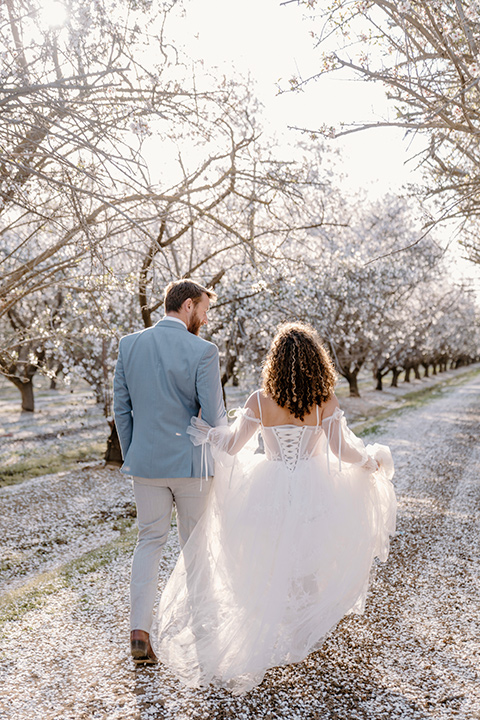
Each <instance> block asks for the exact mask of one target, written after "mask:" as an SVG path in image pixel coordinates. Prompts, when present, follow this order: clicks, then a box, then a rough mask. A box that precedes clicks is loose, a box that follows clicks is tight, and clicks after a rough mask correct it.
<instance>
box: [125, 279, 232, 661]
mask: <svg viewBox="0 0 480 720" xmlns="http://www.w3.org/2000/svg"><path fill="white" fill-rule="evenodd" d="M210 300H216V295H215V293H214V292H212V291H211V290H207V288H204V287H202V286H201V285H198V284H197V283H195V282H192V281H191V280H177V281H175V282H172V283H170V285H168V287H167V289H166V291H165V317H164V318H163V319H162V320H160V321H159V322H158V323H157V324H156V325H154V326H153V327H151V328H147V329H146V330H142V331H140V332H136V333H133V334H132V335H127V336H126V337H123V338H122V339H121V340H120V346H119V351H118V361H117V365H116V368H115V378H114V413H115V423H116V426H117V430H118V435H119V438H120V444H121V446H122V453H123V458H124V464H123V467H122V471H123V472H125V473H128V474H129V475H133V489H134V494H135V502H136V505H137V522H138V541H137V546H136V548H135V553H134V556H133V563H132V576H131V583H130V601H131V612H130V628H131V635H130V645H131V652H132V657H133V660H134V662H135V663H137V664H145V663H155V662H157V658H156V657H155V654H154V652H153V650H152V647H151V645H150V636H149V634H150V626H151V624H152V613H153V606H154V602H155V596H156V591H157V584H158V568H159V563H160V560H161V557H162V552H163V546H164V545H165V542H166V540H167V536H168V531H169V529H170V523H171V515H172V509H173V505H174V504H175V507H176V513H177V525H178V535H179V539H180V545H181V547H183V546H184V544H185V543H186V541H187V539H188V537H189V535H190V533H191V532H192V530H193V528H194V527H195V524H196V523H197V521H198V520H199V518H200V516H201V515H202V513H203V511H204V509H205V507H206V501H207V496H208V492H209V489H210V483H205V482H203V483H202V482H201V481H200V477H201V473H202V470H203V471H204V472H205V470H207V472H209V473H210V474H211V473H212V472H213V462H212V460H211V457H210V458H209V459H208V468H207V469H205V468H202V467H201V448H200V447H194V445H193V444H192V443H191V442H190V438H189V436H188V435H187V433H186V429H187V427H188V425H189V423H190V418H191V417H192V416H193V415H198V413H199V410H201V413H202V418H203V419H204V420H206V422H207V423H209V425H212V426H213V425H224V424H226V422H227V420H226V413H225V406H224V403H223V397H222V388H221V383H220V368H219V361H218V350H217V347H216V346H215V345H213V344H212V343H210V342H207V341H206V340H203V339H202V338H200V337H198V333H199V331H200V328H201V326H202V325H206V323H207V311H208V309H209V305H210Z"/></svg>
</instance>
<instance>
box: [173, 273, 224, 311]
mask: <svg viewBox="0 0 480 720" xmlns="http://www.w3.org/2000/svg"><path fill="white" fill-rule="evenodd" d="M203 294H205V295H207V297H209V298H210V300H213V301H215V300H216V299H217V294H216V293H215V292H213V290H208V288H206V287H203V285H199V283H196V282H193V280H174V281H173V282H171V283H170V284H169V285H167V287H166V288H165V312H178V311H179V310H180V308H181V307H182V305H183V303H184V302H185V300H188V299H189V298H191V299H192V300H193V302H194V303H195V304H196V303H198V302H199V301H200V298H201V297H202V295H203Z"/></svg>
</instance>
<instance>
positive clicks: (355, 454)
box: [322, 407, 378, 472]
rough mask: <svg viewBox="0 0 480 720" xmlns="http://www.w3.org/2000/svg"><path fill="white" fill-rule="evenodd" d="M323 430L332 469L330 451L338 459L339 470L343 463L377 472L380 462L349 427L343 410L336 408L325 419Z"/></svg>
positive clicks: (328, 460)
mask: <svg viewBox="0 0 480 720" xmlns="http://www.w3.org/2000/svg"><path fill="white" fill-rule="evenodd" d="M322 428H323V430H324V432H325V435H326V436H327V462H328V464H329V467H330V459H329V455H328V453H329V450H331V451H332V452H333V454H334V455H336V457H337V458H338V467H339V470H341V469H342V462H347V463H352V464H354V465H358V466H360V467H362V468H363V469H365V470H368V471H370V472H375V471H376V470H377V469H378V462H377V461H376V460H375V458H373V457H371V456H370V455H369V453H368V452H367V448H366V447H365V445H364V444H363V441H362V440H361V439H360V438H359V437H357V436H356V435H355V434H354V433H353V432H352V431H351V430H350V429H349V427H348V426H347V421H346V419H345V416H344V413H343V410H340V408H338V407H337V408H335V410H334V412H333V413H332V415H330V416H329V417H327V418H324V420H323V421H322Z"/></svg>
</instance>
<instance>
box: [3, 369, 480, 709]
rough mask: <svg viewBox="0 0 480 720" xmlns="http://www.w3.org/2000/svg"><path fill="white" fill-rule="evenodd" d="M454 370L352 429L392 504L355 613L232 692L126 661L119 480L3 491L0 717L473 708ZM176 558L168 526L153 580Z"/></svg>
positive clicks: (471, 535)
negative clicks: (318, 641)
mask: <svg viewBox="0 0 480 720" xmlns="http://www.w3.org/2000/svg"><path fill="white" fill-rule="evenodd" d="M464 379H465V380H466V381H465V382H464V383H463V384H460V385H455V386H450V387H448V386H447V387H443V388H442V387H441V386H439V387H438V392H437V394H436V396H435V397H433V398H430V399H428V401H426V402H425V401H423V400H421V399H419V400H418V402H416V403H414V404H409V403H406V404H405V408H404V410H403V411H402V412H401V413H398V412H394V413H393V414H391V415H390V416H388V417H385V415H384V416H383V419H381V420H380V422H379V423H377V426H376V432H375V434H370V435H369V436H368V438H366V440H368V442H372V441H376V442H383V443H387V444H389V445H390V447H391V449H392V452H393V455H394V459H395V463H396V476H395V485H396V491H397V495H398V499H399V514H398V532H397V534H396V536H395V537H394V539H393V541H392V547H391V554H390V557H389V559H388V561H387V563H386V564H385V565H380V564H379V565H378V566H377V567H376V570H375V574H374V577H373V578H372V584H371V590H370V593H369V597H368V601H367V608H366V612H365V615H364V616H362V617H358V616H354V617H349V618H346V619H345V620H343V621H342V622H341V623H340V624H339V625H338V627H337V628H336V629H335V630H334V631H333V632H332V633H331V634H330V636H329V637H328V638H327V640H326V642H325V644H324V645H323V647H322V648H321V650H320V651H318V652H316V653H314V654H312V655H311V656H310V657H309V658H308V659H307V660H306V661H305V662H303V663H300V664H298V665H296V666H291V667H288V668H281V669H274V670H271V671H270V672H269V673H267V676H266V677H265V680H264V682H263V683H262V685H261V686H260V687H259V688H257V689H255V690H254V691H252V692H251V693H249V694H248V695H246V696H243V697H239V698H235V697H232V696H230V695H229V694H228V693H227V692H225V691H218V690H215V689H211V690H204V691H191V690H186V689H185V688H183V687H182V686H181V685H180V684H179V683H178V681H176V679H175V678H174V677H173V676H172V675H171V674H170V673H169V672H168V670H166V669H165V668H164V667H162V665H159V666H158V667H155V668H149V669H135V668H134V666H133V664H132V662H131V660H130V658H129V646H128V583H129V572H130V562H131V554H132V549H133V546H134V542H135V530H134V519H133V516H134V506H133V496H132V491H131V485H130V481H129V480H128V478H125V477H124V476H122V475H121V473H120V472H118V471H117V470H112V469H108V468H102V467H84V468H83V469H78V470H76V471H75V472H65V473H60V474H55V475H49V476H45V477H38V478H34V479H32V480H27V481H25V482H23V483H21V484H17V485H14V486H10V487H4V488H2V489H1V490H0V537H1V541H0V542H1V551H2V555H1V561H0V582H1V587H2V591H1V592H2V596H1V600H0V688H1V690H0V718H2V720H3V719H4V718H5V719H6V718H9V720H10V719H11V720H54V719H55V720H70V719H71V720H87V719H88V720H94V719H96V718H99V719H100V718H102V720H103V719H105V720H107V719H108V720H129V719H130V718H137V719H138V720H147V719H148V718H154V719H155V718H158V720H187V718H188V719H189V720H190V719H192V718H194V719H197V718H198V719H200V718H205V719H211V720H214V719H218V720H221V719H222V718H234V719H235V720H237V719H239V720H243V719H244V720H247V719H252V720H253V719H255V720H257V719H258V720H272V719H274V718H285V719H286V720H300V719H301V720H320V719H321V720H330V719H331V720H356V719H359V718H361V719H362V720H377V719H379V720H397V718H398V719H400V718H401V719H404V720H430V719H432V720H443V719H445V720H447V719H448V720H450V719H451V718H459V719H460V720H476V719H478V718H480V672H479V667H480V569H479V562H478V549H479V547H480V443H479V427H480V376H479V375H477V376H473V377H472V376H471V374H467V375H465V376H464ZM351 409H352V410H355V407H354V406H353V404H352V406H351ZM357 409H358V408H357ZM347 412H348V408H347ZM357 414H358V413H357ZM177 553H178V543H177V539H176V535H175V532H172V533H171V535H170V539H169V542H168V546H167V550H166V553H165V556H164V558H163V561H162V566H161V572H160V581H159V584H160V589H161V588H162V587H163V585H164V584H165V582H166V579H167V577H168V575H169V573H170V572H171V569H172V567H173V564H174V562H175V558H176V555H177Z"/></svg>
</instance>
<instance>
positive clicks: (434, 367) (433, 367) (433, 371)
mask: <svg viewBox="0 0 480 720" xmlns="http://www.w3.org/2000/svg"><path fill="white" fill-rule="evenodd" d="M436 374H437V363H432V375H436Z"/></svg>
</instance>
